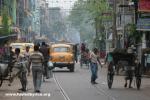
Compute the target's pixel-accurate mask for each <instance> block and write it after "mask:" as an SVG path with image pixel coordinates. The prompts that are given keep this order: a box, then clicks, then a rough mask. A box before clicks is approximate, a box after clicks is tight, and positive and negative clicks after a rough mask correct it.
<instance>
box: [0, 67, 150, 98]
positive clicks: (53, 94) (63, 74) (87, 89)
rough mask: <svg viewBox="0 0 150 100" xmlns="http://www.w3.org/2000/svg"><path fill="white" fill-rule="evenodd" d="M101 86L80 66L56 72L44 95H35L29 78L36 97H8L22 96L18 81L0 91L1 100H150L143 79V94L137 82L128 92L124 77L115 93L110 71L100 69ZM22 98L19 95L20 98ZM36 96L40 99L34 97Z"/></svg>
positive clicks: (117, 79)
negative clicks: (109, 87)
mask: <svg viewBox="0 0 150 100" xmlns="http://www.w3.org/2000/svg"><path fill="white" fill-rule="evenodd" d="M98 74H99V77H98V79H97V82H98V83H99V84H97V85H92V84H91V83H90V75H91V73H90V70H89V69H87V68H86V66H84V67H83V68H82V69H81V68H80V67H79V64H76V69H75V72H73V73H72V72H69V71H68V70H67V69H55V71H54V74H53V78H51V79H48V80H46V82H43V84H42V88H41V95H38V94H35V93H34V91H33V84H32V77H31V76H30V77H28V81H29V82H28V91H27V92H26V94H29V93H31V94H32V96H31V95H30V96H29V95H28V96H6V94H7V93H20V94H22V93H21V92H20V91H18V88H19V87H20V82H19V80H18V79H16V80H15V82H14V83H13V84H12V86H10V87H9V86H8V83H7V82H5V83H4V84H3V85H2V87H0V100H150V79H149V78H142V87H141V90H137V89H136V87H135V84H134V82H133V84H132V86H133V88H132V89H129V88H124V87H123V86H124V77H123V76H115V78H114V83H113V87H112V89H111V90H109V89H108V87H107V80H106V68H103V69H99V72H98ZM20 94H19V95H20ZM33 95H36V96H33Z"/></svg>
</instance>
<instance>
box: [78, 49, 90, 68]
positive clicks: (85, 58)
mask: <svg viewBox="0 0 150 100" xmlns="http://www.w3.org/2000/svg"><path fill="white" fill-rule="evenodd" d="M89 56H90V54H89V52H86V51H85V52H82V53H81V58H80V67H81V68H82V66H83V65H86V66H87V68H89V66H90V65H89V64H90V58H89Z"/></svg>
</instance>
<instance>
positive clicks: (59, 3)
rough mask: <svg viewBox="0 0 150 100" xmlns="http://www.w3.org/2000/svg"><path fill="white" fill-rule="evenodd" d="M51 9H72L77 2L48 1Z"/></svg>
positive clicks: (67, 0) (65, 0)
mask: <svg viewBox="0 0 150 100" xmlns="http://www.w3.org/2000/svg"><path fill="white" fill-rule="evenodd" d="M48 1H49V6H50V7H61V8H62V9H70V8H71V7H72V5H73V4H74V2H75V1H77V0H48Z"/></svg>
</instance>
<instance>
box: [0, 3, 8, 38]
mask: <svg viewBox="0 0 150 100" xmlns="http://www.w3.org/2000/svg"><path fill="white" fill-rule="evenodd" d="M9 33H10V28H9V17H8V8H7V7H6V6H4V8H3V10H2V27H1V29H0V34H1V35H7V34H9Z"/></svg>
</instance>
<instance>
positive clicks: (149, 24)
mask: <svg viewBox="0 0 150 100" xmlns="http://www.w3.org/2000/svg"><path fill="white" fill-rule="evenodd" d="M137 30H141V31H150V18H139V19H138V20H137Z"/></svg>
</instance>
